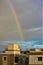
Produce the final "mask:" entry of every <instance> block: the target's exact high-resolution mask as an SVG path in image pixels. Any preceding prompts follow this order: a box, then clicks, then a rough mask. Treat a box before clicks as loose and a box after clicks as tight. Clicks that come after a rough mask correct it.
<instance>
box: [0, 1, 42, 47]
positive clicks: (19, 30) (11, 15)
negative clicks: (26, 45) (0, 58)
mask: <svg viewBox="0 0 43 65" xmlns="http://www.w3.org/2000/svg"><path fill="white" fill-rule="evenodd" d="M42 32H43V0H0V45H4V44H5V45H6V44H7V42H9V41H10V42H13V41H28V42H31V44H36V41H38V42H39V44H41V45H42V44H43V43H42V40H43V33H42ZM6 41H7V42H6ZM34 41H35V42H34ZM38 42H37V43H38ZM39 44H38V45H39ZM36 47H37V45H36ZM39 47H40V46H39Z"/></svg>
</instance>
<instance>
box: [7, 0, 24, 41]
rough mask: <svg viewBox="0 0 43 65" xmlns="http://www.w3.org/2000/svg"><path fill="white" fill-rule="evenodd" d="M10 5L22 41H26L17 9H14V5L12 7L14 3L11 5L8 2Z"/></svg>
mask: <svg viewBox="0 0 43 65" xmlns="http://www.w3.org/2000/svg"><path fill="white" fill-rule="evenodd" d="M8 3H9V5H10V8H11V11H12V13H13V15H14V18H15V20H16V24H17V28H18V31H19V34H20V37H21V41H24V38H23V30H22V27H21V23H20V21H19V19H18V16H17V14H16V8H15V7H13V5H12V3H11V1H10V0H8Z"/></svg>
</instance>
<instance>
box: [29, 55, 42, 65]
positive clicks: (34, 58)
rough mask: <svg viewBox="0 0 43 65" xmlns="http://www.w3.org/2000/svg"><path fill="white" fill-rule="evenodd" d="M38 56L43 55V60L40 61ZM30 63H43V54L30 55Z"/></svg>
mask: <svg viewBox="0 0 43 65" xmlns="http://www.w3.org/2000/svg"><path fill="white" fill-rule="evenodd" d="M38 57H42V61H38ZM29 64H43V55H29Z"/></svg>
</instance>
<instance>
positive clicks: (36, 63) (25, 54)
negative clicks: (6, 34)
mask: <svg viewBox="0 0 43 65" xmlns="http://www.w3.org/2000/svg"><path fill="white" fill-rule="evenodd" d="M0 65H43V49H39V48H35V49H29V50H26V51H21V50H20V47H19V45H18V44H8V48H7V49H5V51H4V52H2V53H0Z"/></svg>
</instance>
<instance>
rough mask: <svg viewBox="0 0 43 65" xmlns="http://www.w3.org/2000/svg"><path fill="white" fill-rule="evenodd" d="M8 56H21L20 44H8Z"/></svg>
mask: <svg viewBox="0 0 43 65" xmlns="http://www.w3.org/2000/svg"><path fill="white" fill-rule="evenodd" d="M5 53H6V54H20V48H19V45H18V44H8V51H5Z"/></svg>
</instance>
